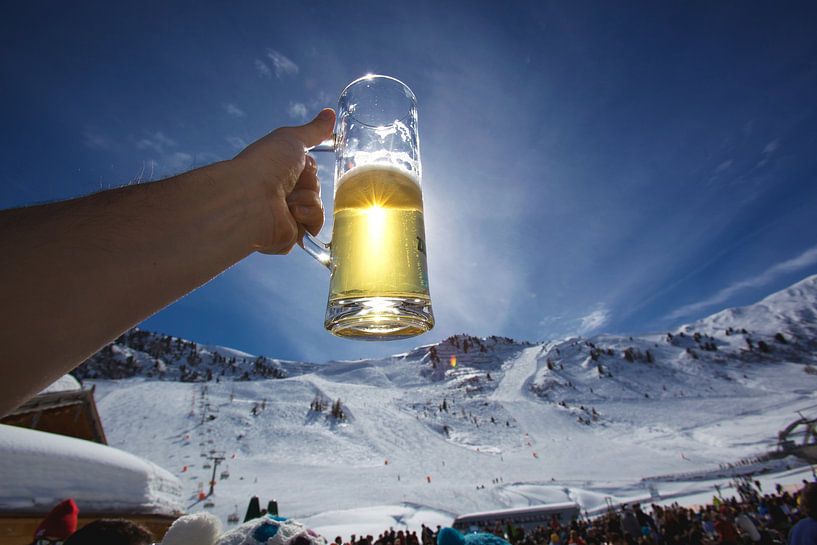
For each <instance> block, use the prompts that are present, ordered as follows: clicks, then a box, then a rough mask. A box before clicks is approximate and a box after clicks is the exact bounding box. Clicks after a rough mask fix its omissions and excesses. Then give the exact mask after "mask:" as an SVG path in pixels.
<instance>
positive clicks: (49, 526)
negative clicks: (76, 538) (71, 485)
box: [34, 498, 79, 539]
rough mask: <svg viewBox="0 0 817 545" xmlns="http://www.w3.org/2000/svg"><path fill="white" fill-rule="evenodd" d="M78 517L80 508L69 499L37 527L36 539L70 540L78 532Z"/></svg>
mask: <svg viewBox="0 0 817 545" xmlns="http://www.w3.org/2000/svg"><path fill="white" fill-rule="evenodd" d="M77 515H79V507H77V504H76V503H74V500H72V499H70V498H69V499H67V500H64V501H62V502H60V503H59V504H58V505H57V506H56V507H55V508H54V509H52V510H51V512H50V513H48V515H47V516H46V517H45V519H43V521H42V522H41V523H40V525H39V526H37V531H36V532H34V539H39V538H41V537H54V538H57V539H68V537H69V536H70V535H71V534H73V533H74V532H76V531H77Z"/></svg>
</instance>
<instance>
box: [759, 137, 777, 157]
mask: <svg viewBox="0 0 817 545" xmlns="http://www.w3.org/2000/svg"><path fill="white" fill-rule="evenodd" d="M779 147H780V139H779V138H775V139H774V140H772V141H771V142H769V143H768V144H766V147H765V148H763V153H764V154H767V155H768V154H769V153H774V152H775V151H777V148H779Z"/></svg>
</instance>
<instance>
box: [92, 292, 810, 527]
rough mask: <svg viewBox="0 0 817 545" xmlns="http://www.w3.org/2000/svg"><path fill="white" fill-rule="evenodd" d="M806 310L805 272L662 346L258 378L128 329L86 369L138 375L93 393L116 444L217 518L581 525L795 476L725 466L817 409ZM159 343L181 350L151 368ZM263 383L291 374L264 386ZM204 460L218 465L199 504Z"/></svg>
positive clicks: (248, 359)
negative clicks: (515, 520) (520, 515)
mask: <svg viewBox="0 0 817 545" xmlns="http://www.w3.org/2000/svg"><path fill="white" fill-rule="evenodd" d="M815 301H817V277H811V278H809V279H806V280H804V281H802V282H800V283H798V284H797V285H795V286H793V287H792V288H789V289H788V290H784V291H783V292H780V293H779V294H774V295H772V296H770V297H768V298H766V299H764V300H763V301H762V302H760V303H758V305H757V306H756V307H755V306H750V307H745V308H743V309H732V310H730V311H724V312H722V313H719V314H717V315H714V316H712V317H709V318H707V319H704V320H702V321H699V322H696V323H694V324H690V325H687V326H683V327H681V328H679V329H678V330H676V331H672V332H662V333H655V334H649V335H642V336H634V337H621V336H613V335H598V336H595V337H592V338H589V339H583V338H572V339H564V340H561V341H558V342H547V343H529V342H519V341H514V340H511V339H506V338H499V337H490V338H484V339H477V338H474V337H469V336H466V335H460V336H455V337H451V338H449V339H446V340H445V341H443V342H441V343H438V344H435V345H428V346H421V347H418V348H417V349H415V350H413V351H411V352H409V353H406V354H400V355H396V356H393V357H390V358H384V359H381V360H360V361H346V362H330V363H327V364H312V363H306V362H280V361H279V360H269V359H267V360H262V364H260V365H259V364H258V363H257V362H258V361H259V360H255V363H254V362H253V360H252V358H255V357H254V356H252V355H249V354H245V353H243V352H240V351H235V350H227V349H222V348H220V347H197V346H194V343H189V342H188V341H182V340H179V339H175V338H171V337H164V336H156V337H155V338H156V339H157V341H156V342H155V343H154V342H153V341H152V340H151V339H152V337H151V336H152V335H155V334H151V333H147V332H139V334H138V335H137V336H136V338H138V341H139V343H141V344H139V345H138V346H137V347H134V346H133V345H124V344H117V345H115V346H113V347H112V348H111V349H110V350H109V351H108V352H109V356H110V357H108V358H107V359H103V360H99V361H97V363H98V364H99V365H97V366H96V367H92V368H90V370H89V372H91V373H93V374H94V376H100V375H103V374H104V371H106V370H109V371H111V372H114V373H121V372H122V369H120V368H118V367H117V366H116V364H117V361H123V358H122V356H123V355H127V356H129V362H127V365H128V366H129V367H127V369H126V370H127V372H128V373H130V375H128V376H131V375H132V378H127V379H120V380H108V379H100V378H97V379H93V380H86V383H88V382H91V383H93V384H95V385H96V397H97V403H98V407H99V411H100V414H101V418H102V422H103V424H104V426H105V430H106V434H107V436H108V439H109V441H110V443H111V445H112V446H115V447H117V448H120V449H123V450H127V451H129V452H132V453H134V454H136V455H138V456H141V457H144V458H146V459H147V460H150V461H152V462H154V463H156V464H158V465H160V466H162V467H164V468H166V469H167V470H169V471H170V472H171V473H173V474H174V475H176V476H177V477H178V478H179V479H181V482H182V487H183V491H184V494H183V495H184V497H185V501H186V502H187V504H186V505H185V507H186V508H187V509H188V510H190V511H198V510H202V509H209V510H211V511H212V512H214V513H216V514H217V515H219V516H220V517H221V518H222V519H223V520H224V521H225V522H226V521H227V517H228V515H230V514H232V513H238V515H239V516H240V517H242V518H243V514H244V510H245V508H246V505H247V502H248V500H249V498H250V497H251V496H252V495H258V496H259V497H260V498H261V501H262V504H265V503H266V502H267V501H268V500H271V499H275V500H277V501H278V504H279V507H280V511H281V513H282V514H285V515H288V516H292V517H296V518H298V519H300V520H303V521H304V522H305V523H306V524H308V525H311V526H313V527H315V528H316V529H318V530H319V531H321V532H323V533H324V534H325V535H326V536H327V537H328V538H329V539H332V538H333V537H334V535H341V536H343V537H348V536H349V535H350V534H352V533H357V534H360V533H361V532H363V533H372V534H375V535H376V534H377V533H378V532H380V531H382V530H383V529H385V528H388V527H390V526H393V527H395V528H401V527H407V528H411V529H417V528H419V525H420V523H425V524H431V525H436V524H449V523H450V522H451V520H452V518H453V517H454V516H456V515H457V514H460V513H465V512H473V511H483V510H491V509H497V508H505V507H520V506H525V505H530V504H538V503H543V502H564V501H575V502H578V503H579V504H580V505H581V506H582V508H583V509H585V510H587V511H589V512H592V511H594V510H598V509H601V508H603V507H604V506H605V504H606V502H607V501H612V502H614V503H616V502H620V501H633V500H639V501H645V500H652V501H675V500H678V499H686V500H687V501H693V502H694V501H704V500H705V499H707V498H709V497H711V494H712V491H713V486H714V485H715V484H721V485H723V486H724V487H725V488H726V486H725V483H726V482H727V481H728V480H729V478H730V476H731V475H733V474H735V472H740V471H752V472H758V471H761V472H762V471H766V472H767V474H766V476H764V477H762V479H764V480H765V482H767V483H768V484H769V486H771V483H773V482H778V481H779V482H783V483H786V482H792V483H794V482H799V480H800V479H802V478H803V477H804V476H805V475H808V472H809V470H808V468H803V467H800V465H799V462H797V460H795V459H782V460H780V459H778V460H773V461H768V462H763V463H757V464H754V465H745V466H740V467H737V468H734V469H729V468H724V466H725V465H727V464H733V463H735V462H737V461H739V460H741V459H745V458H752V457H755V456H758V455H761V454H764V453H766V452H768V451H769V450H772V449H774V447H775V445H776V440H777V432H778V431H779V430H780V429H782V428H783V427H784V426H785V425H786V424H788V423H789V422H791V421H792V420H793V419H794V418H796V416H797V415H796V413H795V411H797V410H799V409H802V408H804V407H809V406H815V405H817V394H816V393H815V392H817V374H814V373H812V372H811V371H810V369H811V368H812V366H813V364H814V363H815V355H814V349H813V348H814V336H813V335H812V333H814V331H815V330H814V322H815V316H817V314H815V313H814V308H817V306H815ZM126 340H127V339H126ZM151 343H152V344H151ZM158 344H162V345H164V346H167V347H169V348H172V349H173V350H175V352H171V353H167V354H159V355H156V354H158V353H159V352H157V350H156V346H158ZM143 346H144V347H150V349H151V351H152V352H153V355H151V354H148V353H147V352H145V351H140V350H139V347H143ZM159 358H161V364H162V365H158V363H159ZM100 362H101V363H100ZM182 363H183V364H184V365H185V366H187V367H186V368H185V369H182V370H176V369H175V368H174V367H173V365H181V364H182ZM140 369H141V371H140ZM157 369H160V370H161V372H160V373H159V374H158V375H157V371H156V370H157ZM191 373H194V374H191ZM252 373H256V374H252ZM207 374H210V375H212V376H213V380H210V381H207V382H179V381H177V380H175V379H176V378H178V377H181V376H186V377H188V378H190V377H191V376H192V377H198V378H200V377H203V376H205V375H207ZM270 374H273V375H274V376H284V377H285V378H277V379H259V378H258V377H259V376H268V375H270ZM162 377H164V379H165V380H160V378H162ZM222 377H223V378H222ZM241 377H243V378H244V379H245V380H240V378H241ZM168 379H169V380H168ZM248 379H249V380H248ZM315 400H324V402H325V406H326V407H329V406H331V405H332V403H334V402H336V401H337V400H340V402H341V407H342V411H343V413H344V415H345V418H343V419H336V418H334V417H332V416H330V415H329V410H328V409H327V410H324V411H320V412H319V411H314V410H311V408H310V407H311V406H312V404H313V403H314V402H315ZM213 455H215V456H219V457H223V458H224V460H223V462H221V465H220V466H219V467H218V469H217V471H216V474H215V491H214V495H213V496H211V497H209V498H207V500H206V501H200V500H199V499H198V493H199V491H205V492H206V491H207V490H208V488H209V481H210V479H211V477H212V475H213V468H212V467H210V466H211V462H209V461H208V460H209V458H211V457H212V456H213ZM222 472H226V473H225V474H224V475H222ZM210 503H212V505H210Z"/></svg>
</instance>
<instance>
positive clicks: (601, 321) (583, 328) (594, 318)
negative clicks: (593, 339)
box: [577, 307, 610, 335]
mask: <svg viewBox="0 0 817 545" xmlns="http://www.w3.org/2000/svg"><path fill="white" fill-rule="evenodd" d="M608 323H610V311H609V310H608V309H606V308H603V307H601V308H597V309H596V310H594V311H592V312H590V313H589V314H587V315H585V316H582V317H581V318H580V319H579V328H578V330H577V332H578V333H579V334H580V335H586V334H587V333H590V332H592V331H596V330H598V329H601V328H602V327H604V326H605V325H607V324H608Z"/></svg>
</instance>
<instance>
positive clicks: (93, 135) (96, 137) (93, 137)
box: [82, 129, 112, 150]
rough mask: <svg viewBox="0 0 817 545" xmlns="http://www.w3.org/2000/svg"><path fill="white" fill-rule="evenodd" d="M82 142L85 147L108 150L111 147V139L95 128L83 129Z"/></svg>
mask: <svg viewBox="0 0 817 545" xmlns="http://www.w3.org/2000/svg"><path fill="white" fill-rule="evenodd" d="M82 143H83V144H85V147H88V148H91V149H94V150H106V149H110V148H111V144H112V142H111V139H110V138H109V137H108V136H106V135H104V134H102V133H101V132H99V131H97V130H94V129H85V130H84V131H82Z"/></svg>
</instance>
